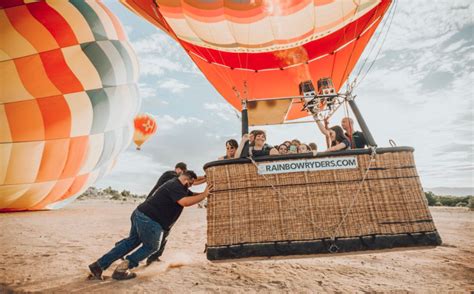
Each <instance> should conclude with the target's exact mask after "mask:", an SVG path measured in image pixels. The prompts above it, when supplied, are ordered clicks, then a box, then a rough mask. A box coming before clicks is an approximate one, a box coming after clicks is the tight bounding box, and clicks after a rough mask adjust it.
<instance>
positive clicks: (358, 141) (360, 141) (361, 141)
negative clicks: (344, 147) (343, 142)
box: [346, 131, 368, 149]
mask: <svg viewBox="0 0 474 294" xmlns="http://www.w3.org/2000/svg"><path fill="white" fill-rule="evenodd" d="M346 136H347V137H349V136H348V134H347V133H346ZM367 145H368V144H367V140H366V139H365V136H364V133H362V132H360V131H355V132H354V133H353V134H352V149H355V148H365V146H367Z"/></svg>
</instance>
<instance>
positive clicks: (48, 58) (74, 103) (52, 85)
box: [0, 0, 140, 211]
mask: <svg viewBox="0 0 474 294" xmlns="http://www.w3.org/2000/svg"><path fill="white" fill-rule="evenodd" d="M0 38H1V40H0V75H1V79H0V211H20V210H39V209H54V208H59V207H62V206H64V205H65V204H67V203H68V202H70V201H72V200H73V199H75V197H76V196H77V195H79V194H80V193H81V192H82V191H83V190H84V189H86V188H87V187H88V186H89V185H90V184H92V183H94V182H95V181H96V180H97V179H99V178H101V177H102V176H103V175H104V174H105V173H107V172H108V171H109V170H110V168H111V167H112V166H113V164H114V161H115V159H116V157H117V155H118V154H119V153H120V152H121V151H122V150H123V149H124V148H126V147H127V146H128V145H129V143H130V140H131V137H132V133H133V125H132V124H131V122H132V119H133V117H134V115H135V114H136V112H137V109H138V107H139V104H140V100H139V96H138V89H137V86H136V82H137V79H138V64H137V60H136V57H135V54H134V52H133V50H132V48H131V47H130V45H129V43H128V42H127V39H126V36H125V33H124V30H123V28H122V26H121V24H120V23H119V21H118V20H117V18H116V17H115V16H114V15H113V14H112V13H111V12H110V11H109V10H108V9H107V8H106V7H105V6H104V4H103V3H102V2H101V1H99V0H97V1H95V0H94V1H93V0H90V1H76V0H71V1H65V0H64V1H20V0H3V1H1V2H0Z"/></svg>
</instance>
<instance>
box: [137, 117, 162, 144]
mask: <svg viewBox="0 0 474 294" xmlns="http://www.w3.org/2000/svg"><path fill="white" fill-rule="evenodd" d="M133 125H134V127H135V132H134V133H133V142H135V145H137V150H140V149H141V146H142V144H143V143H145V141H146V140H148V139H149V138H150V137H151V136H153V134H155V133H156V129H157V125H156V120H155V118H154V117H153V116H152V115H151V114H139V115H137V116H136V117H135V119H134V120H133Z"/></svg>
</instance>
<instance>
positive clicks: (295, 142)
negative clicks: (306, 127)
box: [291, 139, 301, 147]
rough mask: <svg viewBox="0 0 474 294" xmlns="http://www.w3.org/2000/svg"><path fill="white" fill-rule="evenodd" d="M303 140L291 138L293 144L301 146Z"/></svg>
mask: <svg viewBox="0 0 474 294" xmlns="http://www.w3.org/2000/svg"><path fill="white" fill-rule="evenodd" d="M300 144H301V142H300V140H298V139H293V140H291V145H296V146H297V147H298V146H300Z"/></svg>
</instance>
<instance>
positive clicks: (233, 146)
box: [225, 139, 239, 158]
mask: <svg viewBox="0 0 474 294" xmlns="http://www.w3.org/2000/svg"><path fill="white" fill-rule="evenodd" d="M238 147H239V143H237V141H235V140H234V139H230V140H228V141H227V142H225V149H226V155H227V157H230V158H233V157H234V155H235V151H237V148H238Z"/></svg>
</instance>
